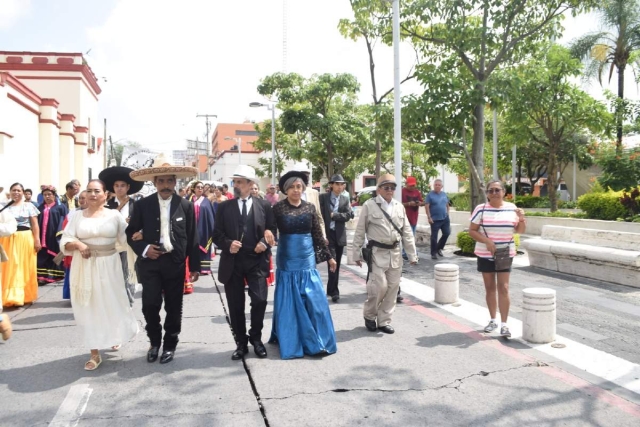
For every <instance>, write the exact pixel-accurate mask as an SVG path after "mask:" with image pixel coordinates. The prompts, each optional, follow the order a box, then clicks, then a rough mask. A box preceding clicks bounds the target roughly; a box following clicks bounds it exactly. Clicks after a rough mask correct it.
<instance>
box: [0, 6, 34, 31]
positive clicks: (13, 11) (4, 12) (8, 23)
mask: <svg viewBox="0 0 640 427" xmlns="http://www.w3.org/2000/svg"><path fill="white" fill-rule="evenodd" d="M30 10H31V0H2V2H0V30H6V29H9V28H11V27H12V26H13V25H14V24H15V23H16V22H18V21H19V20H20V18H22V17H23V16H25V15H27V14H28V13H29V11H30Z"/></svg>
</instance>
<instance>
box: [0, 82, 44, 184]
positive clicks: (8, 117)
mask: <svg viewBox="0 0 640 427" xmlns="http://www.w3.org/2000/svg"><path fill="white" fill-rule="evenodd" d="M3 89H4V91H3ZM7 90H8V91H9V92H10V93H12V95H14V96H16V97H18V98H20V99H21V100H23V101H24V102H25V103H26V104H28V105H32V106H33V107H34V108H35V109H36V110H37V109H38V106H36V105H35V104H33V103H32V102H30V101H28V100H26V99H25V98H24V97H22V96H21V95H20V94H18V93H17V92H15V91H13V89H11V88H8V87H7V86H5V87H4V88H2V87H0V105H2V107H1V109H0V112H2V116H0V118H1V121H2V124H1V126H0V130H1V131H3V132H7V133H9V134H11V135H13V138H10V139H9V138H5V142H4V154H0V156H1V157H2V162H1V164H0V165H1V166H2V168H1V169H0V185H2V186H4V187H5V191H8V190H9V186H10V185H11V184H13V183H14V182H20V183H21V184H22V185H24V187H25V188H31V189H32V190H33V192H34V193H37V192H38V191H39V188H40V160H39V156H38V152H39V150H38V148H39V141H40V135H39V119H38V116H37V115H36V114H34V113H32V112H31V111H29V110H27V109H26V108H24V107H23V106H21V105H19V104H17V103H16V102H14V101H13V100H11V99H9V98H7V97H6V91H7Z"/></svg>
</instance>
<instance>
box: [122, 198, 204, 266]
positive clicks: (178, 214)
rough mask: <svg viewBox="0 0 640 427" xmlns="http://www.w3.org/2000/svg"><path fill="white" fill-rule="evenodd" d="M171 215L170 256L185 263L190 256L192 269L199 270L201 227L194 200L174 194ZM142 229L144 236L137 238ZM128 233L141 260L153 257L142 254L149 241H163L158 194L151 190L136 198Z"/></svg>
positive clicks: (175, 260) (139, 260)
mask: <svg viewBox="0 0 640 427" xmlns="http://www.w3.org/2000/svg"><path fill="white" fill-rule="evenodd" d="M170 215H171V217H170V219H171V224H170V226H169V227H170V235H171V244H172V245H173V251H171V259H172V260H173V262H175V263H176V264H182V263H184V262H185V260H186V258H187V257H189V269H190V270H191V272H194V271H197V272H200V253H199V249H198V227H197V226H196V214H195V211H194V209H193V204H192V203H189V202H187V201H186V200H184V199H183V198H181V197H179V196H176V195H175V194H174V195H173V197H172V198H171V208H170ZM140 230H142V235H143V239H142V240H138V241H136V242H134V241H133V240H132V239H131V237H132V236H133V234H134V233H135V232H136V231H140ZM126 233H127V241H128V242H129V246H131V248H132V249H133V251H134V252H135V253H136V254H137V255H138V262H142V263H143V264H144V262H149V261H154V260H151V259H149V258H143V257H142V254H143V252H144V250H145V248H146V247H147V245H160V202H159V201H158V196H157V195H155V194H152V195H150V196H148V197H145V198H144V199H142V200H140V201H138V202H136V208H135V210H134V212H133V215H132V216H131V219H129V226H128V227H127V231H126Z"/></svg>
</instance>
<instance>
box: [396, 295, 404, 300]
mask: <svg viewBox="0 0 640 427" xmlns="http://www.w3.org/2000/svg"><path fill="white" fill-rule="evenodd" d="M403 300H404V297H403V296H402V295H400V294H398V296H397V297H396V302H402V301H403Z"/></svg>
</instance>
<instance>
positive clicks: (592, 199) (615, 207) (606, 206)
mask: <svg viewBox="0 0 640 427" xmlns="http://www.w3.org/2000/svg"><path fill="white" fill-rule="evenodd" d="M621 196H622V191H607V192H603V193H587V194H584V195H582V196H580V197H579V198H578V208H580V209H581V210H582V211H584V212H585V213H586V214H587V218H590V219H603V220H607V221H615V220H616V219H618V218H624V217H625V216H626V215H627V214H628V212H627V210H626V209H625V207H624V206H623V205H622V203H620V197H621Z"/></svg>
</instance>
